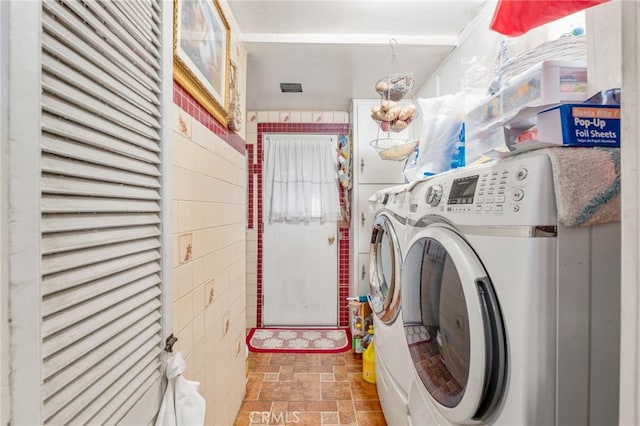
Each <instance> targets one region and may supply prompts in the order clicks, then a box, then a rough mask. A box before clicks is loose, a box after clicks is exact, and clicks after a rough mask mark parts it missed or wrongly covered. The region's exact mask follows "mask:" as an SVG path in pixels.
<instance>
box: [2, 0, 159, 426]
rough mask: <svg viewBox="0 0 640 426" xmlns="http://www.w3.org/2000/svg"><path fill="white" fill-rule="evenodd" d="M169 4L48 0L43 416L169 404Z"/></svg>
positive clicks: (71, 420)
mask: <svg viewBox="0 0 640 426" xmlns="http://www.w3.org/2000/svg"><path fill="white" fill-rule="evenodd" d="M162 7H171V4H170V3H168V2H165V4H161V3H160V1H158V0H136V1H121V0H114V1H95V0H89V1H81V0H68V1H66V0H45V1H43V2H42V3H41V11H40V12H41V18H40V19H41V25H42V26H41V98H40V105H41V115H40V117H39V122H40V150H41V152H40V168H41V178H40V182H39V187H40V196H41V198H40V215H41V216H40V223H39V228H40V236H41V240H40V255H41V263H40V293H41V299H40V305H39V315H40V319H41V321H40V327H41V329H40V335H41V341H40V359H41V365H40V366H39V374H40V378H41V387H40V407H41V413H40V415H39V417H40V419H41V420H42V423H44V424H52V425H62V424H96V425H97V424H115V423H121V422H134V423H139V422H140V423H148V422H150V421H152V420H153V417H154V415H155V412H153V411H151V412H149V411H148V410H147V412H144V411H145V410H139V409H138V410H137V411H136V405H137V404H138V403H139V401H141V400H145V401H146V403H148V401H149V399H150V400H151V403H150V405H149V407H155V409H157V407H158V405H159V404H158V403H159V398H160V395H161V383H162V372H161V368H160V367H161V353H162V324H163V321H162V313H163V310H162V297H161V296H162V267H163V265H162V256H163V252H162V242H163V238H164V237H163V226H162V225H163V224H162V212H163V199H162V197H163V188H162V182H163V180H162V170H163V167H162V160H163V155H162V147H163V144H162V133H161V122H162V103H163V89H162V88H163V81H162V78H163V72H162V45H163V41H162V40H163V37H162V25H161V24H162V22H163V20H162ZM165 31H169V29H165ZM13 60H15V59H13ZM169 63H170V62H169ZM165 66H168V67H170V65H167V64H166V63H165ZM165 99H166V97H165ZM34 368H35V366H34ZM16 386H20V384H17V385H16ZM18 403H19V402H18ZM140 411H143V413H142V414H143V415H144V418H143V417H138V418H134V419H131V418H127V415H128V414H129V415H130V413H132V412H135V413H139V412H140Z"/></svg>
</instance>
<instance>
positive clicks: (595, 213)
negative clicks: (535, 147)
mask: <svg viewBox="0 0 640 426" xmlns="http://www.w3.org/2000/svg"><path fill="white" fill-rule="evenodd" d="M543 151H544V152H545V153H546V154H547V155H548V156H549V158H550V159H551V165H552V168H553V182H554V188H555V192H556V205H557V208H558V221H559V222H560V223H561V224H563V225H565V226H592V225H597V224H602V223H608V222H619V221H620V148H600V147H594V148H587V147H554V148H545V149H543Z"/></svg>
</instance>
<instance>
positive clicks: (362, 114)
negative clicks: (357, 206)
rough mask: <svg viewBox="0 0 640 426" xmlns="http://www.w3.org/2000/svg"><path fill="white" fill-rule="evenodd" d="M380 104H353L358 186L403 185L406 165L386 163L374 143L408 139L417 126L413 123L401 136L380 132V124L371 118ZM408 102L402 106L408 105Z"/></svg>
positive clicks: (365, 102) (393, 162) (395, 162)
mask: <svg viewBox="0 0 640 426" xmlns="http://www.w3.org/2000/svg"><path fill="white" fill-rule="evenodd" d="M379 103H380V101H376V100H373V101H361V102H357V101H354V108H353V110H354V122H353V125H354V133H353V135H354V144H355V148H356V152H355V157H354V159H355V162H354V165H353V167H354V168H356V169H357V170H356V174H357V176H358V184H363V183H364V184H368V183H388V184H398V183H404V175H403V173H402V172H403V170H404V165H405V161H392V160H383V159H381V158H380V156H379V155H378V151H376V149H375V148H373V147H372V146H371V141H373V140H375V139H378V138H388V137H391V138H405V139H412V138H413V137H414V133H415V134H417V133H416V131H415V130H413V128H414V127H416V126H417V123H411V124H410V125H409V127H407V128H406V129H405V130H403V131H402V132H398V133H396V132H383V131H382V130H380V131H378V128H379V126H378V123H377V122H376V121H374V120H373V119H372V118H371V107H373V106H375V105H378V104H379ZM409 103H410V102H409V101H405V102H402V103H401V104H409Z"/></svg>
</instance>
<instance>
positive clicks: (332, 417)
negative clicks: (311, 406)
mask: <svg viewBox="0 0 640 426" xmlns="http://www.w3.org/2000/svg"><path fill="white" fill-rule="evenodd" d="M320 415H321V417H322V425H323V426H326V425H337V424H340V419H339V418H338V412H337V411H325V412H322V413H320Z"/></svg>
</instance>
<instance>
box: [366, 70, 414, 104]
mask: <svg viewBox="0 0 640 426" xmlns="http://www.w3.org/2000/svg"><path fill="white" fill-rule="evenodd" d="M414 84H415V81H414V80H413V74H412V73H409V74H391V75H389V76H387V77H384V78H381V79H380V80H378V82H377V83H376V92H378V94H380V96H382V99H385V100H391V101H399V100H400V99H402V98H404V97H405V96H407V94H408V93H409V92H411V89H413V85H414Z"/></svg>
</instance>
